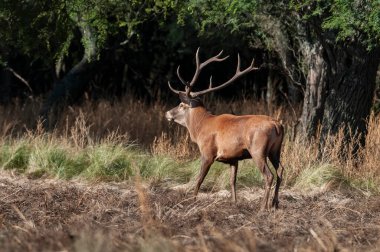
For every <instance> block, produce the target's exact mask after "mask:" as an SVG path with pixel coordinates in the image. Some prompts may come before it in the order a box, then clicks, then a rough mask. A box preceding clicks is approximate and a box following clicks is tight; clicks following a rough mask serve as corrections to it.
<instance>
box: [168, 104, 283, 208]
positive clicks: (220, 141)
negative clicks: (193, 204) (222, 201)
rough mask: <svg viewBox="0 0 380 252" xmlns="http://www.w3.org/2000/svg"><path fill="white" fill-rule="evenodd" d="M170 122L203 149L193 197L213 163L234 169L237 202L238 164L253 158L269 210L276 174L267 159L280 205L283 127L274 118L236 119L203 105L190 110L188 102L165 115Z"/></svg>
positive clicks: (251, 117)
mask: <svg viewBox="0 0 380 252" xmlns="http://www.w3.org/2000/svg"><path fill="white" fill-rule="evenodd" d="M166 117H167V118H168V120H175V121H176V122H177V123H179V124H181V125H183V126H185V127H187V129H188V131H189V133H190V137H191V139H192V141H194V142H195V143H196V144H197V145H198V147H199V150H200V153H201V158H202V165H201V172H200V174H199V177H198V181H197V185H196V188H195V191H194V194H195V195H197V193H198V190H199V187H200V185H201V184H202V182H203V180H204V177H205V176H206V175H207V172H208V170H209V168H210V166H211V165H212V163H213V162H214V161H219V162H223V163H226V164H229V165H230V166H231V181H230V183H231V190H232V197H233V200H234V201H236V192H235V187H236V172H237V167H238V161H239V160H243V159H249V158H252V159H253V160H254V161H255V162H256V164H257V166H258V167H259V169H260V171H261V172H262V174H263V176H264V178H265V181H266V183H265V195H264V199H263V202H262V208H269V202H268V198H269V193H270V187H271V185H272V182H273V179H274V175H273V174H272V172H271V170H270V169H269V167H268V164H267V159H266V158H267V157H268V158H269V160H270V161H271V163H272V164H273V166H274V168H275V171H276V173H277V174H276V175H277V183H276V188H275V194H274V198H273V202H272V205H273V206H275V207H277V206H278V191H279V187H280V183H281V180H282V171H283V167H282V166H281V169H280V170H279V172H277V170H278V168H279V167H280V153H281V145H282V140H283V136H284V130H283V126H282V125H281V123H280V122H278V121H277V120H275V119H274V118H272V117H269V116H264V115H243V116H235V115H230V114H223V115H212V114H210V113H208V112H207V110H206V109H205V108H204V107H203V106H197V107H195V108H191V107H190V106H189V105H187V104H185V103H181V104H180V105H179V106H178V107H176V108H173V109H172V110H170V111H168V112H167V114H166Z"/></svg>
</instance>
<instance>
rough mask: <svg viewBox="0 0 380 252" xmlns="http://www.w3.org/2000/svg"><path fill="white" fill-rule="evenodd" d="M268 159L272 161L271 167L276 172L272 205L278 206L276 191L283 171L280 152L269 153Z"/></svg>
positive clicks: (278, 189)
mask: <svg viewBox="0 0 380 252" xmlns="http://www.w3.org/2000/svg"><path fill="white" fill-rule="evenodd" d="M269 160H270V162H271V163H272V165H273V167H274V169H275V170H276V173H277V181H276V187H275V189H274V196H273V201H272V207H275V208H278V204H279V200H278V193H279V191H280V185H281V182H282V173H283V171H284V167H283V166H282V164H281V163H280V154H279V153H278V154H277V153H276V154H271V155H269Z"/></svg>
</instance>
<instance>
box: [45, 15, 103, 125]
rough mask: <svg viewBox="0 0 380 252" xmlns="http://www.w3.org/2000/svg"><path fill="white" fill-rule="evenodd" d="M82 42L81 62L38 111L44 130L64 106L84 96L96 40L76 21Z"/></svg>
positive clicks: (63, 79)
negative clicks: (82, 53)
mask: <svg viewBox="0 0 380 252" xmlns="http://www.w3.org/2000/svg"><path fill="white" fill-rule="evenodd" d="M78 26H79V28H80V30H81V33H82V40H84V41H85V43H86V48H85V53H84V55H83V58H82V60H81V61H80V62H79V63H77V64H76V65H75V66H74V67H73V68H72V69H71V70H70V71H69V72H68V73H67V74H66V75H65V76H64V77H63V78H62V79H61V80H59V81H58V82H57V83H56V84H55V85H54V87H53V90H52V91H51V93H50V95H49V96H48V98H47V99H46V100H45V102H44V104H43V106H42V109H41V111H40V119H41V120H42V122H43V126H44V128H45V129H47V130H50V129H52V128H53V127H54V126H55V124H56V122H57V120H58V118H59V115H60V113H61V111H62V110H63V108H64V106H65V105H68V104H72V103H74V102H76V101H78V100H79V99H80V98H81V97H82V95H83V94H84V92H85V90H86V88H87V86H88V83H89V81H90V78H91V70H92V67H93V65H94V64H95V59H96V55H97V51H96V38H95V37H94V35H93V33H92V31H91V28H90V27H89V26H88V25H87V24H86V23H85V22H83V21H81V22H79V21H78Z"/></svg>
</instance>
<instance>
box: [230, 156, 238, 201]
mask: <svg viewBox="0 0 380 252" xmlns="http://www.w3.org/2000/svg"><path fill="white" fill-rule="evenodd" d="M230 169H231V176H230V185H231V195H232V201H233V202H234V203H235V204H236V174H237V170H238V162H237V161H236V162H234V163H232V164H230Z"/></svg>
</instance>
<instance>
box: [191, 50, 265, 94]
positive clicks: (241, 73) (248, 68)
mask: <svg viewBox="0 0 380 252" xmlns="http://www.w3.org/2000/svg"><path fill="white" fill-rule="evenodd" d="M254 62H255V60H254V59H253V60H252V63H251V65H250V66H249V67H247V68H246V69H244V70H243V71H241V70H240V55H239V54H238V62H237V67H236V73H235V75H234V76H232V78H231V79H229V80H228V81H226V82H225V83H223V84H221V85H219V86H216V87H212V82H211V80H210V85H209V88H208V89H206V90H202V91H199V92H190V95H191V97H197V96H200V95H203V94H207V93H210V92H213V91H216V90H219V89H222V88H224V87H226V86H228V85H229V84H231V83H232V82H234V81H235V80H236V79H238V78H240V77H241V76H243V75H244V74H246V73H249V72H250V71H252V70H257V69H258V68H257V67H254V66H253V64H254Z"/></svg>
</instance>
